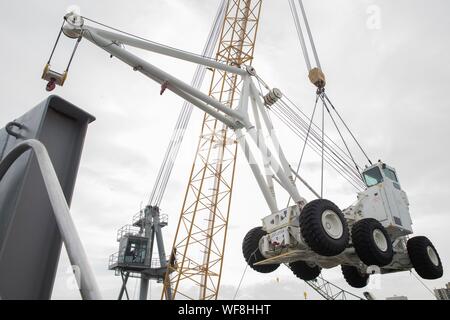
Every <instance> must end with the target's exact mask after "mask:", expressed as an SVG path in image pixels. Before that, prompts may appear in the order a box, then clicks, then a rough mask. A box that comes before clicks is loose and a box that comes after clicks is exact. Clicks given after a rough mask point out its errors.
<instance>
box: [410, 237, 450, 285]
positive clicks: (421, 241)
mask: <svg viewBox="0 0 450 320" xmlns="http://www.w3.org/2000/svg"><path fill="white" fill-rule="evenodd" d="M407 248H408V255H409V259H410V260H411V263H412V265H413V267H414V269H415V270H416V272H417V273H418V274H419V276H421V277H422V278H424V279H428V280H434V279H439V278H440V277H442V275H443V269H442V262H441V258H439V254H438V253H437V251H436V249H435V248H434V246H433V244H432V243H431V241H430V240H428V238H426V237H414V238H411V239H409V240H408V243H407Z"/></svg>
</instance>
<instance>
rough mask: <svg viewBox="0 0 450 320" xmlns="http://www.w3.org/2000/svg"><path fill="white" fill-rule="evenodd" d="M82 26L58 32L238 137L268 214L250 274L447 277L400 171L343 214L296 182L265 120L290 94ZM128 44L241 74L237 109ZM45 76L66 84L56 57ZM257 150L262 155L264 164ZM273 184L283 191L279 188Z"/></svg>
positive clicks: (253, 76) (251, 252)
mask: <svg viewBox="0 0 450 320" xmlns="http://www.w3.org/2000/svg"><path fill="white" fill-rule="evenodd" d="M85 21H90V22H91V23H95V21H93V20H90V19H89V20H88V19H86V18H84V17H82V16H80V15H78V14H76V13H73V12H72V13H69V14H67V15H66V16H65V17H64V23H63V27H62V28H61V32H62V33H64V34H65V35H66V36H68V37H70V38H72V39H76V40H77V46H78V43H79V42H80V40H81V39H83V38H84V39H87V40H88V41H90V42H91V43H93V44H94V45H96V46H98V47H99V48H101V49H103V50H105V51H107V52H108V53H109V54H110V55H111V56H112V57H116V58H117V59H119V60H121V61H123V62H124V63H126V64H128V65H129V66H130V67H131V68H132V69H133V70H134V71H137V72H140V73H142V74H143V75H145V76H147V77H149V78H150V79H152V80H154V81H156V82H157V83H158V84H160V85H161V94H162V93H163V92H164V91H165V90H166V89H167V90H169V91H172V92H173V93H175V94H177V95H178V96H180V97H182V98H183V99H185V100H187V101H189V102H190V103H192V104H193V105H194V106H196V107H198V108H200V109H201V110H203V111H205V112H206V113H208V114H210V115H212V116H213V117H215V118H216V119H218V120H219V121H221V122H223V123H225V124H226V125H227V126H228V127H229V128H231V129H232V130H234V131H235V133H236V137H237V141H238V143H239V144H240V146H241V147H242V149H243V151H244V154H245V156H246V159H247V161H248V163H249V164H250V167H251V170H252V173H253V175H254V177H255V179H256V182H257V184H258V186H259V188H260V190H261V192H262V194H263V196H264V199H265V201H266V202H267V205H268V207H269V209H270V212H271V213H270V215H268V216H267V217H265V218H263V219H262V226H260V227H257V228H254V229H252V230H251V231H249V232H248V234H247V235H246V236H245V239H244V241H243V254H244V258H245V260H246V262H247V263H248V265H249V266H250V267H251V268H252V269H254V270H256V271H258V272H261V273H270V272H272V271H274V270H276V269H277V268H278V267H279V266H280V265H281V264H287V265H288V266H289V267H290V269H291V270H292V271H293V273H294V274H295V275H296V276H298V277H299V278H301V279H303V280H305V281H310V280H314V279H315V278H317V277H318V276H319V274H320V272H321V269H322V268H325V269H329V268H334V267H336V266H339V265H341V266H342V271H343V274H344V277H345V279H346V280H347V282H348V283H349V284H350V285H351V286H353V287H356V288H362V287H364V286H366V285H367V283H368V279H369V276H370V274H373V273H374V272H381V273H382V274H383V273H392V272H399V271H408V270H411V269H412V268H414V269H415V270H416V271H417V273H418V274H419V275H420V276H421V277H422V278H425V279H437V278H440V277H441V276H442V274H443V269H442V264H441V260H440V258H439V255H438V253H437V251H436V249H435V247H434V246H433V244H432V243H431V242H430V241H429V240H428V239H427V238H425V237H414V238H409V236H410V235H411V234H412V233H413V231H412V221H411V217H410V213H409V201H408V197H407V195H406V193H405V192H404V191H403V190H402V188H401V184H400V181H399V179H398V176H397V173H396V170H395V169H394V168H392V167H390V166H388V165H387V164H385V163H383V162H381V161H379V162H378V163H376V164H373V165H371V166H368V167H366V168H365V169H364V170H363V172H362V173H361V176H360V177H359V179H360V181H359V182H360V183H362V182H364V185H365V189H364V190H363V191H361V192H359V193H358V195H357V202H356V203H355V204H354V205H352V206H350V207H348V208H346V209H344V210H342V211H341V210H340V209H339V207H338V206H337V205H335V204H334V203H333V202H331V201H329V200H326V199H322V197H321V196H320V195H319V194H317V193H315V194H316V195H317V198H318V199H316V200H312V201H307V200H306V199H305V198H304V197H302V196H301V195H300V193H299V189H298V186H297V185H296V183H295V180H297V179H298V180H300V181H302V182H303V183H304V184H305V185H306V186H307V187H308V188H310V187H309V185H308V184H307V183H306V181H304V179H302V177H301V176H300V175H299V174H298V172H296V171H295V170H293V169H292V168H291V166H290V164H289V162H288V160H287V159H286V156H285V153H284V152H283V149H282V147H281V145H280V141H279V139H278V137H277V134H276V132H275V131H274V127H273V123H272V120H271V117H270V116H269V115H268V110H269V108H270V107H271V106H274V105H275V104H277V103H278V102H280V101H282V99H283V94H282V93H281V91H280V90H278V89H276V88H271V87H269V86H268V85H267V84H266V83H265V82H264V81H263V80H262V79H261V78H260V77H259V75H258V74H257V73H256V70H255V69H254V68H253V67H251V66H237V65H226V64H223V63H220V62H217V61H215V60H214V59H209V58H205V57H202V56H199V55H195V54H192V53H189V52H186V51H181V50H177V49H174V48H171V47H167V46H164V45H161V44H158V43H155V42H152V41H149V40H146V39H143V38H139V37H136V36H133V35H130V34H125V33H123V32H120V31H119V30H117V29H113V31H114V32H113V31H110V30H106V28H107V26H105V25H102V26H103V28H95V27H93V26H91V25H87V24H86V23H85ZM77 46H76V47H77ZM125 46H133V47H136V48H140V49H143V50H147V51H151V52H155V53H158V54H162V55H166V56H171V57H173V58H176V59H181V60H185V61H189V62H192V63H196V64H199V65H203V66H205V67H209V68H216V69H220V70H223V71H226V72H228V73H230V74H232V75H236V76H239V77H241V79H242V87H241V95H240V101H239V105H238V107H237V108H236V109H231V108H229V107H227V106H226V105H223V104H221V103H220V102H218V101H217V100H215V99H213V98H211V97H210V96H208V95H206V94H204V93H202V92H201V91H199V90H197V89H195V88H193V87H192V86H190V85H188V84H186V83H185V82H183V81H181V80H179V79H177V78H176V77H174V76H172V75H170V74H168V73H166V72H164V71H163V70H161V69H159V68H157V67H155V66H154V65H152V64H150V63H149V62H147V61H144V60H143V59H141V58H139V57H137V56H136V55H135V54H132V53H130V52H129V51H127V50H126V49H125ZM72 57H73V55H72ZM71 60H72V59H71ZM66 71H67V70H66ZM42 77H43V79H45V80H47V81H48V82H49V85H48V86H47V89H48V90H52V89H53V88H54V86H55V85H63V84H64V82H65V80H66V77H67V72H64V73H62V74H60V73H58V72H55V71H52V70H51V66H50V60H49V63H48V64H47V65H46V67H45V70H44V74H43V76H42ZM310 79H311V81H312V82H313V83H314V84H315V85H316V86H317V87H318V92H317V99H319V98H320V99H322V101H323V102H324V104H325V102H326V101H327V100H328V97H327V96H326V95H325V94H324V90H323V88H324V85H325V78H324V76H323V73H322V72H321V70H320V68H314V69H311V72H310ZM256 83H257V84H259V85H260V87H259V88H258V87H257V85H256ZM263 90H264V92H263ZM328 101H329V100H328ZM316 102H317V100H316ZM330 104H331V102H330ZM333 109H334V107H333ZM311 122H312V120H311ZM310 128H311V125H310ZM266 133H269V134H266ZM322 137H323V132H322ZM306 140H307V138H306ZM323 142H324V141H323V139H322V144H323ZM322 146H323V145H322ZM252 150H253V151H252ZM323 151H324V150H323V149H322V155H323ZM255 152H256V153H258V154H259V155H260V159H259V160H257V159H256V157H255ZM322 160H323V157H322ZM261 163H263V164H261ZM275 182H276V183H277V184H278V185H279V186H280V187H281V188H278V189H277V188H275ZM280 189H281V191H282V192H283V193H284V194H285V195H286V193H287V195H289V197H291V198H292V200H293V201H294V205H292V206H289V207H288V208H283V207H281V208H280V207H279V206H278V201H277V193H278V192H280ZM310 189H311V190H312V188H310Z"/></svg>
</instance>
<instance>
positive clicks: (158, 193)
mask: <svg viewBox="0 0 450 320" xmlns="http://www.w3.org/2000/svg"><path fill="white" fill-rule="evenodd" d="M224 15H225V1H224V0H223V1H222V2H221V5H220V7H219V10H218V12H217V14H216V17H215V19H214V24H213V27H212V29H211V31H210V33H209V36H208V40H207V42H206V44H205V47H204V49H203V55H202V56H209V57H211V56H212V55H213V52H214V48H215V44H216V43H217V40H218V38H219V34H220V29H221V27H220V26H221V22H222V20H223V18H224ZM206 70H207V69H206V67H205V66H201V65H199V66H198V67H197V69H196V71H195V74H194V78H193V80H192V83H191V84H192V86H193V87H195V88H200V87H201V85H202V83H203V80H204V77H205V74H206ZM192 110H193V107H192V104H190V103H189V102H186V101H185V102H184V104H183V108H182V111H181V112H180V115H179V118H178V121H177V123H176V125H175V128H174V132H173V134H172V137H171V140H170V143H169V146H168V148H167V151H166V154H165V156H164V159H163V162H162V165H161V167H160V170H159V172H158V175H157V178H156V182H155V184H154V187H153V190H152V192H151V194H150V197H149V202H148V203H149V205H156V206H158V207H159V206H160V204H161V202H162V199H163V197H164V194H165V190H166V188H167V184H168V181H169V179H170V176H171V173H172V170H173V167H174V164H175V160H176V158H177V156H178V152H179V150H180V147H181V144H182V141H183V139H184V135H185V131H186V129H187V126H188V124H189V120H190V117H191V115H192Z"/></svg>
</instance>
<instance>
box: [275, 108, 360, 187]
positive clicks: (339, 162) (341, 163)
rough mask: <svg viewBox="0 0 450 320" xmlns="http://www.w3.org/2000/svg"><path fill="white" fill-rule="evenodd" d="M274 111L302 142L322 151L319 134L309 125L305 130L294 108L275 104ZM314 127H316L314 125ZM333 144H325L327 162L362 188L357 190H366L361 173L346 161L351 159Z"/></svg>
mask: <svg viewBox="0 0 450 320" xmlns="http://www.w3.org/2000/svg"><path fill="white" fill-rule="evenodd" d="M285 107H286V108H285ZM273 111H274V113H275V115H276V116H277V118H279V119H280V120H281V121H282V122H283V123H284V124H285V125H286V126H287V127H288V128H289V129H291V130H292V131H294V133H296V134H297V136H299V137H300V138H301V139H302V140H304V141H306V142H307V143H308V145H309V146H310V147H311V148H312V149H313V150H314V151H315V152H316V153H317V152H318V151H320V150H318V148H319V147H320V145H319V143H320V137H319V133H318V132H317V131H316V130H315V129H314V128H313V127H311V128H309V125H306V129H305V128H304V127H305V125H304V123H305V120H303V119H302V115H300V114H299V113H296V112H295V111H294V110H293V109H292V108H289V107H288V106H286V105H285V106H284V107H282V106H281V104H275V105H274V107H273ZM289 113H290V114H289ZM304 118H306V119H307V120H308V122H311V119H310V118H308V117H307V116H306V117H304ZM302 122H303V125H302ZM312 125H314V123H312ZM308 132H310V134H308ZM305 136H306V137H307V138H308V139H307V138H306V137H305ZM327 139H329V137H328V136H326V135H325V140H327ZM329 140H330V141H331V142H332V144H333V145H336V144H335V143H334V142H333V141H332V140H331V139H329ZM332 144H331V143H328V142H325V147H326V148H325V150H324V151H325V155H324V156H325V158H326V160H325V161H326V162H327V163H328V164H329V165H331V166H332V167H333V168H334V169H335V170H336V171H338V173H339V174H341V175H345V176H346V177H347V178H349V179H351V180H352V182H353V183H352V184H353V185H354V184H355V183H356V184H357V185H359V186H360V187H359V188H358V187H357V189H361V188H364V186H363V185H362V181H361V177H360V175H359V173H358V172H357V171H355V170H354V169H353V168H352V165H350V163H349V161H347V160H345V159H346V158H349V157H348V156H347V155H344V154H343V153H342V149H341V148H340V147H338V146H337V145H336V146H337V149H339V150H341V151H338V150H337V149H336V148H334V147H333V146H332ZM349 159H351V158H349ZM347 180H348V179H347Z"/></svg>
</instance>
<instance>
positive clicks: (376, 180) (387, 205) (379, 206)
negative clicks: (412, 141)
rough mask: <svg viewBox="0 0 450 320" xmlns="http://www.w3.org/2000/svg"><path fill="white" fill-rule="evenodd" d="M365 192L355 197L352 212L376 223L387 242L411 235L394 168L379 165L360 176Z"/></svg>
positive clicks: (383, 164)
mask: <svg viewBox="0 0 450 320" xmlns="http://www.w3.org/2000/svg"><path fill="white" fill-rule="evenodd" d="M362 176H363V178H364V183H365V184H366V186H367V189H366V190H365V191H363V192H361V193H360V194H358V202H357V203H356V205H354V206H353V210H352V211H354V212H356V213H357V214H359V215H362V216H363V217H364V218H373V219H376V220H378V221H379V222H380V223H381V224H382V225H383V226H384V227H385V228H386V230H387V231H388V233H389V234H390V235H391V238H397V237H399V236H405V235H408V234H411V233H412V232H413V231H412V221H411V216H410V213H409V201H408V196H407V195H406V192H405V191H403V190H402V188H401V185H400V181H399V179H398V176H397V172H396V171H395V169H394V168H392V167H389V166H388V165H386V164H385V163H382V162H381V161H379V162H378V163H377V164H375V165H373V166H371V167H368V168H367V169H365V171H364V172H363V173H362Z"/></svg>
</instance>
